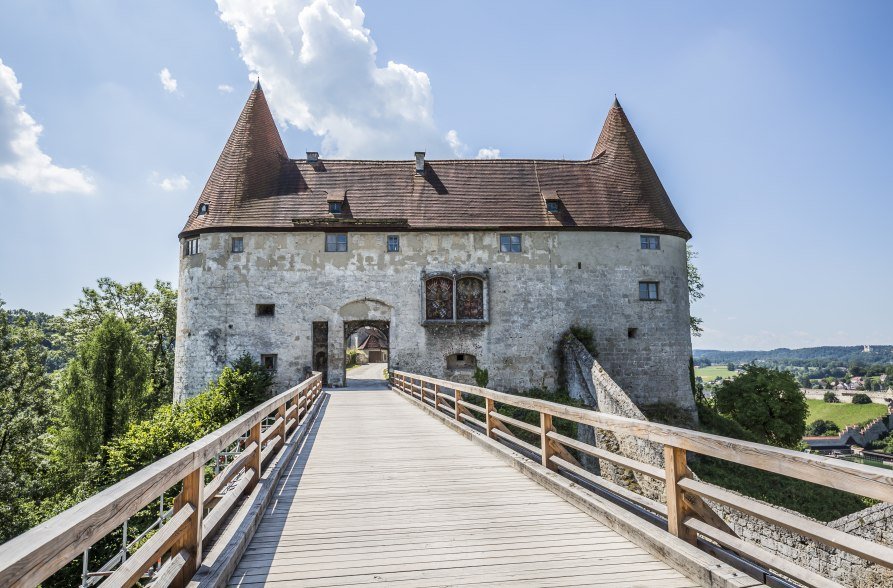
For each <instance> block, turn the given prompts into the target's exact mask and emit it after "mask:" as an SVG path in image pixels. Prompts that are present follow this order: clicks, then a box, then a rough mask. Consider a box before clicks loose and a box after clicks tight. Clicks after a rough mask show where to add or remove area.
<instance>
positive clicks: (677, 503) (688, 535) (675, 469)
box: [664, 445, 698, 545]
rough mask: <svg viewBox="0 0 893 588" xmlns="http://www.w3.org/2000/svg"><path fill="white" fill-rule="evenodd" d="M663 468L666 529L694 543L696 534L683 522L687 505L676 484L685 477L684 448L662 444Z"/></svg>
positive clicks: (687, 511)
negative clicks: (665, 492)
mask: <svg viewBox="0 0 893 588" xmlns="http://www.w3.org/2000/svg"><path fill="white" fill-rule="evenodd" d="M664 469H665V472H666V478H667V530H668V531H669V532H670V533H672V534H673V535H676V536H677V537H679V538H680V539H683V540H685V541H688V542H689V543H691V544H693V545H694V544H696V543H697V539H698V535H697V533H695V532H694V531H692V530H691V529H689V528H688V527H686V526H685V524H684V521H685V517H687V516H688V515H689V507H688V504H687V503H686V502H685V500H684V498H683V495H682V490H681V489H680V488H679V486H678V484H677V482H678V481H679V480H681V479H682V478H684V477H686V464H685V450H684V449H680V448H678V447H673V446H672V445H664Z"/></svg>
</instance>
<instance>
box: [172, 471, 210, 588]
mask: <svg viewBox="0 0 893 588" xmlns="http://www.w3.org/2000/svg"><path fill="white" fill-rule="evenodd" d="M204 489H205V467H204V464H201V465H199V467H198V468H197V469H194V470H192V471H191V472H189V474H187V475H186V477H185V478H183V490H182V491H181V492H180V495H179V496H178V497H177V500H176V509H177V510H179V509H181V508H183V507H184V506H186V505H190V506H192V507H193V508H194V509H195V511H194V512H193V513H192V516H190V517H189V519H188V520H187V522H186V526H185V528H184V529H183V532H182V533H181V534H180V537H179V539H177V541H176V542H175V543H174V546H173V548H172V552H173V553H179V552H180V551H181V550H184V549H185V550H186V551H187V552H188V553H189V559H188V560H187V562H186V564H185V565H184V566H183V569H182V570H180V574H179V576H178V577H177V580H176V581H175V582H174V583H173V585H174V586H185V585H186V584H188V583H189V580H191V579H192V576H193V575H195V571H196V570H197V569H198V566H199V565H201V563H202V516H203V514H204V510H205V508H204V497H203V495H204V493H205V492H204Z"/></svg>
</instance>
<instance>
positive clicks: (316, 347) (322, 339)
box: [311, 321, 329, 385]
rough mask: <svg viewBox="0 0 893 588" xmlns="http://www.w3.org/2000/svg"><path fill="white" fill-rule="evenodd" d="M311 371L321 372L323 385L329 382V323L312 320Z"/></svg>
mask: <svg viewBox="0 0 893 588" xmlns="http://www.w3.org/2000/svg"><path fill="white" fill-rule="evenodd" d="M311 344H312V346H313V371H315V372H322V382H323V385H326V384H328V383H329V381H328V380H329V323H328V322H327V321H314V322H313V334H312V343H311Z"/></svg>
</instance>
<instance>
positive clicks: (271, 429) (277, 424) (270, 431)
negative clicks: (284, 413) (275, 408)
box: [260, 416, 283, 443]
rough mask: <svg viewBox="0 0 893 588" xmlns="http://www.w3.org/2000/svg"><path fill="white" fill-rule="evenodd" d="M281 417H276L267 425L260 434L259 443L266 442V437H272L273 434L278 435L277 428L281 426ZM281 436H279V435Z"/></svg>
mask: <svg viewBox="0 0 893 588" xmlns="http://www.w3.org/2000/svg"><path fill="white" fill-rule="evenodd" d="M282 423H283V419H282V417H281V416H280V417H277V418H276V420H275V421H273V422H272V423H271V424H270V426H269V427H267V428H266V429H265V430H264V432H263V433H261V434H260V441H261V443H266V442H267V439H269V438H270V437H272V436H273V435H279V430H280V428H281V427H282ZM280 438H281V436H280Z"/></svg>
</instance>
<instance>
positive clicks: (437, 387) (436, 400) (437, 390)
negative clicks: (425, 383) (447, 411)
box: [434, 384, 440, 411]
mask: <svg viewBox="0 0 893 588" xmlns="http://www.w3.org/2000/svg"><path fill="white" fill-rule="evenodd" d="M438 394H440V385H439V384H434V410H437V411H439V410H440V398H438Z"/></svg>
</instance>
